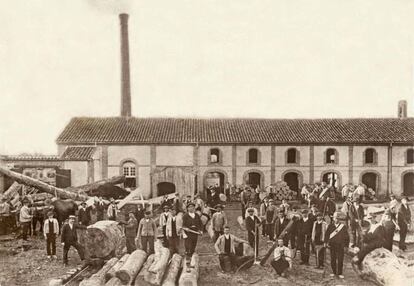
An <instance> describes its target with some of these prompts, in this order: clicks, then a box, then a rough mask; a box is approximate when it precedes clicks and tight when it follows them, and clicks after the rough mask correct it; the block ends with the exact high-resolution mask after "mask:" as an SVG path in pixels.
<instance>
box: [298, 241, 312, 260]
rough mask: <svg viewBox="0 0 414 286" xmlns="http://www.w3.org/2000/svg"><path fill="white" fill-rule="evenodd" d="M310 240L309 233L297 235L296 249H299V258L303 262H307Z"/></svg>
mask: <svg viewBox="0 0 414 286" xmlns="http://www.w3.org/2000/svg"><path fill="white" fill-rule="evenodd" d="M310 240H311V239H310V235H300V236H299V237H298V249H299V250H300V259H301V260H302V262H304V263H309V254H310Z"/></svg>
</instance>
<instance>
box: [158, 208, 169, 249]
mask: <svg viewBox="0 0 414 286" xmlns="http://www.w3.org/2000/svg"><path fill="white" fill-rule="evenodd" d="M163 209H164V212H163V213H162V214H161V215H160V220H159V225H160V227H161V228H162V235H163V243H162V244H163V245H164V246H165V247H168V239H167V233H166V227H167V220H168V217H169V216H170V207H169V206H168V205H164V207H163Z"/></svg>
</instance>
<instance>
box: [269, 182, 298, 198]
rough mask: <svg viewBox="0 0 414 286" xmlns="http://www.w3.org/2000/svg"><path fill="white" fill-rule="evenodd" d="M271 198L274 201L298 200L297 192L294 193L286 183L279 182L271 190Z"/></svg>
mask: <svg viewBox="0 0 414 286" xmlns="http://www.w3.org/2000/svg"><path fill="white" fill-rule="evenodd" d="M269 191H270V194H271V196H273V199H274V200H277V201H281V200H293V199H296V196H297V192H295V191H292V190H291V189H290V188H289V186H288V184H287V183H286V182H284V181H278V182H276V183H274V184H272V185H271V186H270V188H269Z"/></svg>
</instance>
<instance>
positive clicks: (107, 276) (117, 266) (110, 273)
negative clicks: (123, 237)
mask: <svg viewBox="0 0 414 286" xmlns="http://www.w3.org/2000/svg"><path fill="white" fill-rule="evenodd" d="M128 257H129V254H128V253H127V254H125V255H124V256H122V257H121V259H119V260H118V262H117V263H116V264H115V265H114V266H113V267H112V268H111V269H109V270H108V272H106V274H105V281H108V280H109V279H111V278H112V277H114V276H115V272H117V271H118V270H119V269H120V268H121V267H122V265H124V263H125V261H127V259H128Z"/></svg>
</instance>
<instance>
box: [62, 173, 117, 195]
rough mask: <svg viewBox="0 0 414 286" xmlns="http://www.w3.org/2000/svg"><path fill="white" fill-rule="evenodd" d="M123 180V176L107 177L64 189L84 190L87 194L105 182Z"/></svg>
mask: <svg viewBox="0 0 414 286" xmlns="http://www.w3.org/2000/svg"><path fill="white" fill-rule="evenodd" d="M123 182H125V176H115V177H112V178H109V179H104V180H100V181H96V182H93V183H90V184H86V185H82V186H78V187H69V188H66V190H68V191H72V192H84V193H86V194H89V193H90V192H91V191H94V190H96V189H98V188H99V187H100V186H102V185H105V184H111V185H118V184H122V183H123Z"/></svg>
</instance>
